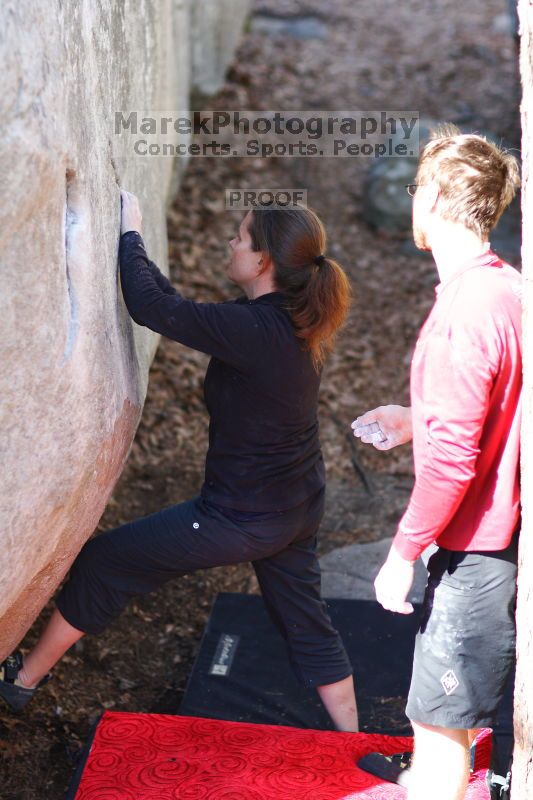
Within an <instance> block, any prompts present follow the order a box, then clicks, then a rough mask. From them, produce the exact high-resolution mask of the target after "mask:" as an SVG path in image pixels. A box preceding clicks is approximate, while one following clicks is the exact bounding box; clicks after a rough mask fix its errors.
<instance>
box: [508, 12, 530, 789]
mask: <svg viewBox="0 0 533 800" xmlns="http://www.w3.org/2000/svg"><path fill="white" fill-rule="evenodd" d="M532 1H533V0H518V14H519V19H520V74H521V80H522V106H521V117H522V164H523V167H522V214H523V220H522V273H523V276H524V318H523V322H524V331H523V333H524V404H523V421H522V509H523V518H522V534H521V537H520V549H519V567H518V605H517V672H516V687H515V703H514V730H515V748H514V764H513V785H512V791H511V795H512V798H513V800H530V799H531V800H533V536H532V532H533V497H532V493H531V487H532V486H533V241H532V240H533V185H532V182H531V181H530V180H529V172H530V168H531V167H532V164H533V147H532V145H533V4H532Z"/></svg>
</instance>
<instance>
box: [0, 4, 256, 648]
mask: <svg viewBox="0 0 533 800" xmlns="http://www.w3.org/2000/svg"><path fill="white" fill-rule="evenodd" d="M192 7H193V4H192V2H191V3H190V2H179V0H146V2H143V3H134V4H124V3H122V2H115V0H98V2H97V0H87V2H84V3H63V2H60V0H50V1H49V0H46V2H45V0H37V2H35V0H17V1H16V2H14V0H5V1H4V2H3V3H2V6H1V9H0V30H1V31H2V33H1V35H0V50H1V58H2V64H3V70H2V76H3V86H2V93H1V96H0V107H1V115H0V135H1V141H2V148H1V151H0V178H1V185H2V189H3V192H2V203H1V208H0V242H1V254H2V255H1V276H2V291H1V294H0V303H1V315H0V325H1V331H0V341H1V348H2V377H1V381H2V386H1V389H0V393H1V405H0V430H1V439H0V459H1V463H2V490H1V491H2V494H1V499H0V530H1V532H2V533H1V535H2V547H1V549H0V585H1V586H2V593H1V595H0V658H2V657H3V656H4V655H5V654H6V653H7V652H8V651H10V650H11V649H12V647H13V646H14V645H16V644H17V642H18V641H19V640H20V638H21V637H22V635H23V634H24V632H25V630H26V629H27V628H28V626H29V625H30V624H31V622H32V621H33V619H34V618H35V616H36V615H37V613H38V612H39V610H40V609H41V608H42V606H43V605H44V603H45V602H46V601H47V600H48V598H49V597H50V595H51V594H52V593H53V591H54V590H55V588H56V587H57V585H58V583H59V582H60V580H61V579H62V578H63V576H64V574H65V573H66V571H67V570H68V568H69V566H70V563H71V562H72V560H73V558H74V557H75V555H76V553H77V552H78V551H79V549H80V547H81V546H82V544H83V542H84V541H85V540H86V539H87V538H88V537H89V535H90V534H91V533H92V531H93V530H94V528H95V526H96V524H97V523H98V520H99V518H100V516H101V514H102V511H103V509H104V507H105V505H106V502H107V499H108V497H109V495H110V493H111V491H112V489H113V486H114V484H115V482H116V480H117V478H118V476H119V475H120V472H121V470H122V467H123V464H124V461H125V458H126V456H127V453H128V450H129V447H130V444H131V441H132V439H133V436H134V433H135V429H136V427H137V424H138V421H139V418H140V414H141V409H142V405H143V402H144V397H145V394H146V387H147V379H148V368H149V364H150V361H151V359H152V357H153V354H154V352H155V348H156V346H157V337H156V336H154V335H153V334H151V333H150V332H149V331H147V330H146V329H144V328H139V327H137V326H136V325H135V324H134V323H133V322H132V321H131V320H130V318H129V316H128V314H127V311H126V309H125V307H124V303H123V300H122V297H121V293H120V289H119V285H118V278H117V249H118V240H119V222H120V199H119V187H124V188H127V189H129V190H130V191H132V192H135V193H136V194H138V195H139V196H140V199H141V206H142V208H143V229H144V232H145V240H146V242H147V246H148V248H149V251H150V253H151V254H152V257H153V258H154V260H155V261H156V262H157V263H158V264H159V265H160V266H161V267H162V269H163V270H164V269H165V267H166V264H167V245H166V227H165V210H166V205H167V201H168V199H169V193H170V191H171V190H172V188H174V186H175V185H176V174H177V175H178V177H179V174H180V170H178V171H177V173H176V168H175V166H174V165H175V163H176V161H175V159H172V158H151V159H145V160H143V159H138V158H137V159H132V158H129V159H123V160H121V159H117V158H114V157H113V153H114V147H113V144H114V143H113V141H112V139H113V131H112V128H111V126H110V119H111V118H112V115H113V114H114V112H115V111H116V110H121V109H138V110H139V112H141V113H142V111H143V110H144V109H176V110H183V109H187V108H188V105H189V92H190V89H191V84H192V82H193V79H194V77H196V81H197V84H198V85H200V84H201V86H202V87H204V88H205V87H206V86H208V88H209V90H210V91H214V89H216V88H217V80H218V81H220V80H221V78H222V76H223V70H224V68H225V67H226V65H227V63H228V60H229V58H230V56H231V54H232V49H233V47H234V45H235V43H236V37H237V35H238V32H239V30H240V24H241V23H242V21H243V17H244V13H245V10H246V7H247V3H246V2H244V0H234V1H232V0H224V2H220V3H215V2H213V0H200V1H199V0H195V2H194V13H193V11H192ZM229 25H230V26H231V35H229V34H228V26H229ZM222 28H223V30H224V33H223V34H221V33H220V31H221V29H222ZM214 39H216V41H217V42H218V48H217V49H216V51H213V50H212V48H211V42H212V41H213V40H214ZM199 53H200V55H199ZM205 75H208V76H209V79H208V80H207V79H206V78H205ZM191 76H192V77H191ZM167 141H168V139H167ZM179 163H180V164H181V165H182V166H181V170H182V169H183V162H182V161H180V162H179Z"/></svg>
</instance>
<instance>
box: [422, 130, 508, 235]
mask: <svg viewBox="0 0 533 800" xmlns="http://www.w3.org/2000/svg"><path fill="white" fill-rule="evenodd" d="M416 182H417V184H419V185H423V184H428V183H431V182H435V183H436V184H437V185H438V187H439V191H440V198H439V209H440V212H441V215H442V217H443V219H449V220H453V221H454V222H460V223H461V224H463V225H464V226H465V227H466V228H469V229H470V230H472V231H474V233H476V234H477V235H478V236H480V237H481V238H483V239H484V238H486V237H487V235H488V234H489V233H490V231H491V230H492V229H493V228H494V226H495V225H496V223H497V222H498V220H499V219H500V217H501V215H502V214H503V212H504V211H505V209H506V208H507V206H508V205H509V203H510V202H511V200H512V199H513V197H514V195H515V192H516V190H517V189H518V187H519V186H520V168H519V165H518V161H517V159H516V158H515V157H514V156H513V155H511V153H509V152H508V151H507V150H504V149H502V148H500V147H498V146H497V145H495V144H493V143H492V142H489V141H487V139H486V138H485V137H484V136H479V135H477V134H462V133H461V132H460V130H459V128H457V127H456V126H455V125H451V124H446V125H441V126H439V127H438V128H437V129H436V130H435V131H433V133H432V137H431V139H430V141H429V142H428V143H427V145H426V146H425V147H424V149H423V151H422V154H421V156H420V161H419V164H418V171H417V174H416Z"/></svg>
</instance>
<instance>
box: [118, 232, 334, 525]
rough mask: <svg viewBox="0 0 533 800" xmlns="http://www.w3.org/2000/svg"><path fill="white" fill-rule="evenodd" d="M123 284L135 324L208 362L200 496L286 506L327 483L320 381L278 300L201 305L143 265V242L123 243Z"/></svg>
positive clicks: (274, 296) (130, 237) (128, 236)
mask: <svg viewBox="0 0 533 800" xmlns="http://www.w3.org/2000/svg"><path fill="white" fill-rule="evenodd" d="M119 259H120V278H121V284H122V291H123V294H124V300H125V302H126V305H127V308H128V311H129V313H130V315H131V316H132V318H133V319H134V320H135V322H136V323H137V324H139V325H144V326H146V327H147V328H150V329H151V330H153V331H156V332H157V333H160V334H162V335H163V336H166V337H167V338H169V339H174V340H175V341H177V342H181V344H184V345H186V346H187V347H192V348H193V349H195V350H200V351H201V352H203V353H207V354H209V355H210V356H212V358H211V360H210V362H209V367H208V369H207V373H206V377H205V382H204V395H205V401H206V405H207V409H208V412H209V415H210V424H209V449H208V453H207V459H206V466H205V480H204V484H203V486H202V496H203V497H205V498H206V499H207V500H209V501H211V502H213V503H215V504H217V505H220V506H224V507H227V508H232V509H237V510H241V511H273V510H284V509H287V508H292V507H293V506H296V505H298V504H299V503H301V502H303V501H304V500H305V499H306V498H308V497H310V496H311V495H312V494H314V493H315V492H316V491H318V490H319V489H320V488H322V487H323V485H324V463H323V460H322V454H321V451H320V442H319V437H318V420H317V405H318V390H319V385H320V375H319V374H317V372H316V370H315V369H314V367H313V364H312V361H311V356H310V354H309V352H307V351H306V350H304V349H303V347H302V342H301V340H299V339H298V338H297V337H296V335H295V333H294V328H293V326H292V323H291V320H290V316H289V314H288V312H287V310H286V308H285V300H284V297H283V295H282V294H280V293H278V292H271V293H269V294H264V295H262V296H261V297H257V298H256V299H255V300H248V299H247V298H246V297H240V298H238V299H236V300H233V301H230V302H226V303H197V302H194V301H192V300H186V299H185V298H183V297H181V295H180V294H178V292H177V291H176V290H175V289H174V287H173V286H172V285H171V284H170V282H169V281H168V280H167V278H166V277H165V276H164V275H163V274H162V273H161V272H160V270H159V269H158V268H157V266H156V265H155V264H154V263H153V261H150V260H149V259H148V256H147V254H146V250H145V248H144V243H143V240H142V237H141V235H140V234H139V233H137V232H136V231H128V232H127V233H125V234H123V235H122V236H121V239H120V248H119Z"/></svg>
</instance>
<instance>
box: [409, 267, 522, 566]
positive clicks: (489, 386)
mask: <svg viewBox="0 0 533 800" xmlns="http://www.w3.org/2000/svg"><path fill="white" fill-rule="evenodd" d="M436 295H437V299H436V301H435V305H434V306H433V308H432V310H431V312H430V314H429V317H428V318H427V320H426V323H425V324H424V327H423V328H422V330H421V331H420V334H419V337H418V341H417V344H416V348H415V351H414V355H413V360H412V362H411V404H412V416H413V452H414V462H415V486H414V489H413V493H412V495H411V498H410V500H409V505H408V506H407V510H406V512H405V514H404V515H403V517H402V519H401V521H400V524H399V527H398V532H397V534H396V536H395V538H394V546H395V548H396V549H397V550H398V552H399V553H400V554H401V555H402V556H403V557H404V558H406V559H408V560H410V561H412V560H414V559H416V558H418V556H419V555H420V554H421V553H422V551H423V550H424V549H425V548H426V547H427V546H428V545H429V544H431V543H432V542H435V541H436V542H437V544H438V545H440V546H441V547H445V548H447V549H448V550H502V549H503V548H505V547H506V546H507V545H508V544H509V542H510V540H511V536H512V534H513V532H514V530H515V529H516V527H517V523H518V520H519V516H520V507H519V503H520V494H519V491H520V487H519V452H520V411H521V388H522V324H521V323H522V308H521V276H520V273H519V272H517V270H515V269H514V268H513V267H511V266H509V265H508V264H505V263H504V262H502V261H501V259H499V258H498V256H497V255H495V254H494V253H493V252H487V253H484V254H483V255H482V256H478V257H477V258H476V259H474V260H471V261H469V262H468V263H465V264H463V265H462V267H460V268H459V269H458V271H457V272H456V273H454V275H453V276H452V277H451V278H450V279H448V280H447V281H445V282H443V283H441V284H439V286H437V288H436Z"/></svg>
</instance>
